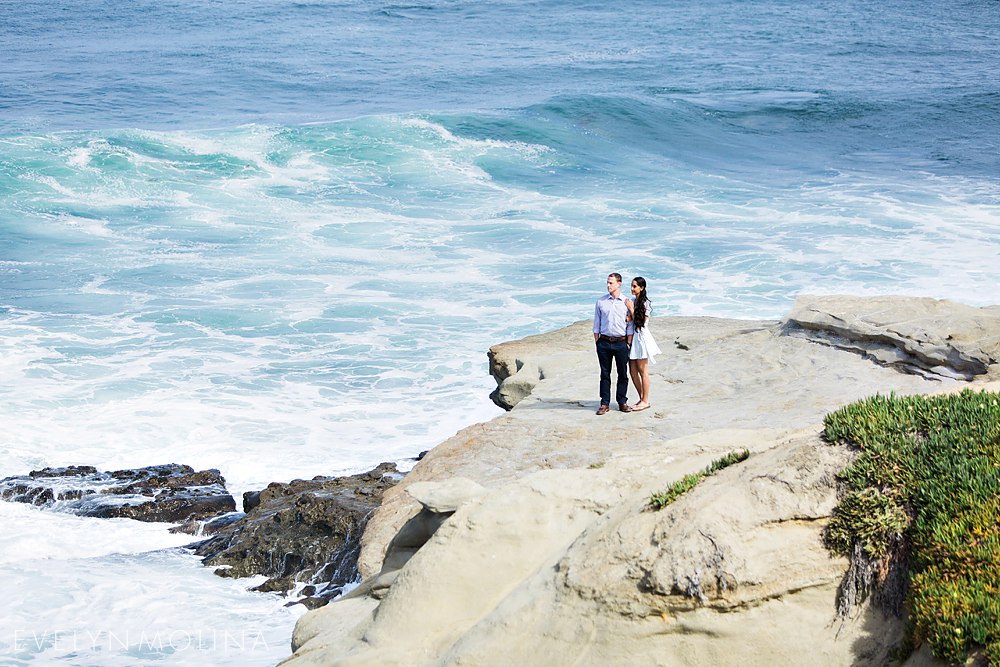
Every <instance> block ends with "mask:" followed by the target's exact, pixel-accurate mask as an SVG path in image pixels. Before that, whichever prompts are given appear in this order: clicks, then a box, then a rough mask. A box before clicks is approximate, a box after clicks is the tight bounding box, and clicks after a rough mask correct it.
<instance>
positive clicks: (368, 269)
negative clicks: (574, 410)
mask: <svg viewBox="0 0 1000 667" xmlns="http://www.w3.org/2000/svg"><path fill="white" fill-rule="evenodd" d="M0 52H2V53H3V54H4V58H0V370H2V377H3V382H2V383H0V399H2V400H0V419H2V422H3V424H4V429H5V437H4V439H3V440H2V441H0V475H12V474H21V473H24V472H26V471H28V470H30V469H33V468H38V467H42V466H45V465H71V464H89V465H97V466H99V467H105V468H122V467H128V466H141V465H149V464H155V463H165V462H180V463H187V464H190V465H193V466H196V467H215V468H219V469H220V470H221V471H222V472H223V474H224V475H225V476H226V478H227V479H228V480H229V482H230V485H231V487H232V488H233V490H234V491H235V492H236V493H237V494H239V493H241V492H242V491H244V490H247V489H251V488H261V487H262V486H264V485H265V484H266V483H268V482H270V481H275V480H288V479H292V478H294V477H304V476H312V475H316V474H339V473H345V472H354V471H358V470H361V469H366V468H368V467H370V466H372V465H374V464H376V463H378V462H380V461H382V460H405V459H406V458H407V457H412V456H414V455H416V454H417V453H418V452H419V451H422V450H424V449H427V448H428V447H431V446H433V445H434V444H436V443H437V442H440V441H441V440H443V439H444V438H446V437H448V436H450V435H451V434H453V433H454V432H455V431H457V430H458V429H460V428H462V427H464V426H466V425H469V424H471V423H474V422H476V421H481V420H484V419H488V418H490V417H491V416H493V415H495V414H497V412H498V410H497V409H496V408H495V407H494V406H492V404H490V402H489V400H488V398H487V396H488V393H489V391H490V390H491V388H492V386H493V382H492V380H491V379H490V378H489V377H488V375H487V372H486V364H485V352H486V349H487V348H488V347H489V345H491V344H493V343H496V342H500V341H503V340H507V339H511V338H516V337H520V336H524V335H528V334H534V333H539V332H541V331H545V330H549V329H552V328H555V327H559V326H563V325H565V324H568V323H570V322H573V321H575V320H578V319H583V318H586V317H588V316H589V315H590V313H591V312H592V306H593V301H594V299H595V298H596V297H597V296H599V295H600V294H601V293H602V292H603V289H604V278H605V276H606V275H607V273H608V272H610V271H613V270H617V271H620V272H621V273H623V274H624V275H625V276H626V277H631V276H634V275H643V276H645V277H646V278H647V280H648V281H649V288H650V295H651V296H652V298H653V302H654V307H655V308H656V312H657V313H658V314H683V315H719V316H729V317H780V316H781V315H782V314H783V313H784V312H786V311H787V310H788V308H789V307H790V305H791V303H792V301H793V300H794V298H795V296H796V295H798V294H801V293H804V292H814V293H815V292H819V293H850V294H885V293H900V294H913V295H921V296H932V297H938V298H950V299H954V300H957V301H961V302H965V303H969V304H973V305H986V304H995V303H1000V290H998V289H997V287H996V286H997V284H998V283H1000V132H997V130H996V128H997V127H998V123H1000V55H998V54H1000V11H998V6H997V4H996V2H993V1H988V0H981V1H974V2H960V3H951V4H948V5H942V6H926V5H914V4H913V3H906V2H888V3H881V4H878V5H873V4H871V3H860V2H836V3H834V2H815V3H795V2H778V1H775V0H772V1H767V2H754V3H746V2H736V1H735V0H728V1H718V0H716V1H711V0H710V1H708V2H698V3H694V2H624V3H616V4H614V5H610V4H607V3H600V4H598V3H589V2H555V1H548V2H541V1H539V2H524V1H513V0H512V1H509V2H487V3H475V4H473V3H461V2H457V1H447V2H445V1H435V0H431V1H429V2H420V3H413V4H406V3H386V2H375V1H346V0H345V1H343V2H322V1H315V2H309V1H301V2H286V1H278V0H241V1H236V2H225V3H223V2H212V1H209V0H177V1H175V2H156V3H149V2H144V1H140V2H133V3H113V2H98V3H94V2H82V0H74V1H66V0H64V1H62V2H56V3H52V2H47V3H43V2H21V3H17V5H16V6H15V5H14V4H12V3H6V2H4V3H0ZM595 392H596V382H595ZM0 514H2V515H3V517H4V525H5V526H9V528H8V531H9V534H10V536H11V539H10V540H8V542H7V543H6V544H5V545H4V546H0V570H2V572H3V577H4V580H5V581H7V582H9V588H10V589H16V590H30V591H34V592H35V594H36V595H38V596H40V597H41V598H43V599H45V600H47V601H48V602H47V604H46V605H45V606H44V609H43V610H40V609H39V608H38V605H37V604H35V603H34V602H33V598H32V597H31V596H13V597H10V598H8V599H7V600H5V601H4V603H2V604H4V605H6V606H7V607H8V609H6V610H5V611H6V612H7V613H6V614H4V615H3V616H4V618H9V619H10V620H8V621H4V623H5V625H0V656H5V657H6V658H7V659H8V660H9V661H11V663H12V664H28V663H35V664H43V663H44V664H48V663H51V662H55V663H62V664H108V665H112V664H136V663H137V662H139V663H142V664H146V663H151V664H192V663H201V664H220V665H222V664H232V665H247V664H272V663H274V662H276V661H277V660H278V659H280V658H281V657H282V656H283V655H286V654H287V651H288V649H287V643H286V641H285V640H286V639H287V637H288V636H290V629H291V624H292V623H293V622H294V617H295V614H296V613H297V612H295V611H293V610H287V609H285V608H284V607H282V606H281V605H282V602H283V600H280V599H278V598H274V597H272V596H265V595H258V594H251V593H246V592H245V591H244V588H246V585H248V584H246V583H245V582H239V585H238V586H237V589H236V590H234V589H233V587H232V584H233V582H230V581H226V580H221V579H218V578H216V577H214V576H212V575H211V574H210V573H209V572H207V571H205V570H202V569H201V568H200V566H199V565H198V564H197V561H195V560H193V559H188V558H186V557H184V556H183V555H181V554H176V553H175V552H172V551H159V550H158V549H165V548H169V547H171V546H173V545H176V544H178V543H180V541H179V540H178V539H177V538H176V536H169V534H167V533H166V532H165V530H163V529H161V528H156V529H155V530H148V528H149V527H140V528H136V527H130V524H129V523H128V522H124V523H112V524H108V523H103V524H100V525H98V523H97V522H95V520H89V519H86V520H85V519H80V518H76V517H68V516H64V515H53V514H52V513H51V512H48V513H45V512H40V511H34V510H30V511H29V509H28V508H22V507H15V506H12V505H7V504H0ZM151 578H152V579H159V580H161V581H164V582H175V583H176V582H180V581H183V582H184V584H183V585H180V584H179V583H178V584H177V585H175V586H173V585H170V584H165V585H163V586H159V585H158V586H153V587H152V588H149V586H147V585H146V584H144V583H143V582H146V581H148V580H150V579H151ZM193 582H194V583H193ZM144 587H145V588H144ZM136 589H142V590H143V593H144V594H143V595H136V592H135V591H136ZM96 591H99V592H100V594H96V593H95V592H96ZM151 599H155V600H156V601H157V602H156V608H157V610H158V613H157V614H155V615H149V614H145V613H139V610H140V609H144V608H146V607H148V606H149V605H150V604H151V602H150V600H151ZM248 609H249V610H252V611H250V612H248V611H247V610H248ZM248 618H250V619H252V620H249V621H248V620H247V619H248ZM128 619H133V620H131V621H130V620H128ZM200 626H204V627H211V628H213V629H218V631H219V632H221V633H223V635H225V634H226V633H229V634H230V636H236V635H239V636H240V637H241V639H242V641H241V642H237V643H235V644H234V642H231V641H230V642H228V643H227V642H225V641H224V642H221V643H220V642H218V641H213V642H208V641H201V640H203V639H204V637H199V641H190V640H191V638H192V637H193V636H194V629H195V628H196V627H200ZM118 627H127V628H128V629H130V630H131V633H130V634H131V637H130V638H129V639H128V640H126V641H124V642H119V643H123V644H124V647H121V646H118V644H116V643H115V642H114V641H112V640H111V637H110V630H109V628H118ZM248 631H249V632H250V635H248V634H247V633H248ZM142 632H147V633H148V634H150V635H151V636H152V635H155V636H156V637H157V638H158V639H159V640H160V643H159V644H158V645H155V646H154V648H153V649H150V643H149V642H146V643H145V644H143V640H142V639H136V636H140V637H141V633H142ZM171 632H174V633H177V634H176V635H175V636H174V637H173V639H172V640H170V641H168V639H169V638H170V633H171ZM25 633H28V634H25ZM46 633H48V634H46ZM102 633H103V634H102ZM88 634H89V635H91V636H93V637H96V638H97V640H95V641H90V642H89V643H88V642H87V641H84V638H85V637H86V636H87V635H88ZM248 636H249V637H250V639H247V637H248ZM25 637H31V638H33V639H32V642H27V641H26V640H25ZM38 637H42V638H43V639H44V638H45V637H48V638H49V640H46V641H40V642H39V641H35V638H38ZM53 637H55V638H57V639H52V638H53ZM59 637H62V639H58V638H59ZM68 637H72V638H73V639H74V641H75V645H73V646H71V645H70V643H69V640H68V639H67V638H68ZM184 638H187V639H188V640H189V641H188V642H187V645H183V644H184V642H183V641H182V639H184ZM137 651H138V652H137ZM136 656H139V657H136Z"/></svg>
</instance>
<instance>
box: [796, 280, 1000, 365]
mask: <svg viewBox="0 0 1000 667" xmlns="http://www.w3.org/2000/svg"><path fill="white" fill-rule="evenodd" d="M785 322H786V323H787V324H788V325H791V326H793V327H801V328H802V329H803V330H805V331H808V332H810V333H812V334H813V335H812V336H811V337H812V339H813V340H815V341H817V342H820V343H824V344H827V345H836V346H840V347H843V348H844V349H850V350H854V351H857V352H860V353H862V354H868V355H871V356H872V357H874V358H876V359H877V360H878V361H879V362H881V363H884V364H887V365H898V366H900V367H901V368H902V369H904V370H905V371H907V372H915V373H929V374H937V375H945V376H949V377H961V378H963V379H971V378H972V377H973V376H976V375H983V374H986V373H987V372H988V371H989V368H990V366H992V365H994V364H996V363H997V362H998V361H1000V336H998V335H997V331H998V330H1000V307H998V306H992V307H989V308H974V307H972V306H966V305H963V304H959V303H954V302H951V301H946V300H937V299H917V298H910V299H901V298H899V297H865V298H862V297H845V296H802V297H799V298H798V299H797V300H796V301H795V306H794V307H793V308H792V311H791V313H789V314H788V316H787V317H786V318H785Z"/></svg>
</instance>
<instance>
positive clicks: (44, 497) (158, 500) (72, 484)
mask: <svg viewBox="0 0 1000 667" xmlns="http://www.w3.org/2000/svg"><path fill="white" fill-rule="evenodd" d="M225 483H226V482H225V480H224V479H223V478H222V476H221V475H220V474H219V471H218V470H202V471H198V472H196V471H195V470H194V469H193V468H192V467H191V466H186V465H179V464H176V463H171V464H167V465H159V466H148V467H145V468H136V469H131V470H116V471H114V472H99V471H98V470H97V469H96V468H94V467H92V466H70V467H66V468H43V469H42V470H33V471H31V472H30V473H28V475H25V476H20V477H7V478H6V479H3V480H0V497H2V498H3V499H4V500H12V501H16V502H27V503H31V504H34V505H50V506H51V505H58V507H59V509H61V510H65V511H69V512H72V513H74V514H80V515H83V516H93V517H101V518H108V517H126V518H129V519H135V520H137V521H165V522H177V521H186V520H198V519H204V518H206V517H211V516H215V515H218V514H222V513H226V512H231V511H233V510H234V509H236V503H235V501H234V500H233V497H232V496H231V495H230V494H229V492H227V491H226V487H225Z"/></svg>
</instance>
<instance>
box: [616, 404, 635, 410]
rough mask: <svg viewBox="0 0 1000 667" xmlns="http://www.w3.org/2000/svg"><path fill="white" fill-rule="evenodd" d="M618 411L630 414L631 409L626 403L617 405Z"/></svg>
mask: <svg viewBox="0 0 1000 667" xmlns="http://www.w3.org/2000/svg"><path fill="white" fill-rule="evenodd" d="M618 409H619V410H621V411H622V412H632V408H631V407H629V404H628V403H619V404H618Z"/></svg>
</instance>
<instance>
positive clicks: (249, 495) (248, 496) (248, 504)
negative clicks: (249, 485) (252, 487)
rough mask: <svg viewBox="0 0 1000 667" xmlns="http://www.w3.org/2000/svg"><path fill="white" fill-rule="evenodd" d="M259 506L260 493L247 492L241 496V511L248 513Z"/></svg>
mask: <svg viewBox="0 0 1000 667" xmlns="http://www.w3.org/2000/svg"><path fill="white" fill-rule="evenodd" d="M257 505H260V491H247V492H246V493H244V494H243V511H244V512H249V511H250V510H252V509H253V508H255V507H257Z"/></svg>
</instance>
